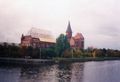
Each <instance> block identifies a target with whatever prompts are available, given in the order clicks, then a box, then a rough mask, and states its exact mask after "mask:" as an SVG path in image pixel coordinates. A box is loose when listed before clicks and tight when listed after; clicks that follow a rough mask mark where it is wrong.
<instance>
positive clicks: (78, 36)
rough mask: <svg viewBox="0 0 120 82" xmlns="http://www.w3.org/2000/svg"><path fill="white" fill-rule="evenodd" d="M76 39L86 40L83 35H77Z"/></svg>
mask: <svg viewBox="0 0 120 82" xmlns="http://www.w3.org/2000/svg"><path fill="white" fill-rule="evenodd" d="M74 39H84V37H83V35H82V33H77V34H76V35H75V37H74Z"/></svg>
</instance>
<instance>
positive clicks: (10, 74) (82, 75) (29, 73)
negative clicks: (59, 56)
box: [0, 60, 120, 82]
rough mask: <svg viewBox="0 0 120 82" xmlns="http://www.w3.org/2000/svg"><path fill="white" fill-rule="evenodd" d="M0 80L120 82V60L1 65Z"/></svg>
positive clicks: (7, 81) (11, 81)
mask: <svg viewBox="0 0 120 82" xmlns="http://www.w3.org/2000/svg"><path fill="white" fill-rule="evenodd" d="M0 82H120V61H116V60H115V61H99V62H95V61H91V62H76V63H60V64H54V65H40V66H34V65H32V66H6V65H4V66H3V65H0Z"/></svg>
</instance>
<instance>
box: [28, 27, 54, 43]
mask: <svg viewBox="0 0 120 82" xmlns="http://www.w3.org/2000/svg"><path fill="white" fill-rule="evenodd" d="M28 34H29V35H31V36H32V37H34V38H39V39H40V41H43V42H54V43H55V38H54V37H53V36H52V33H51V32H50V31H48V30H44V29H38V28H31V30H30V31H29V32H28Z"/></svg>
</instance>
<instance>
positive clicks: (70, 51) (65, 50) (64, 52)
mask: <svg viewBox="0 0 120 82" xmlns="http://www.w3.org/2000/svg"><path fill="white" fill-rule="evenodd" d="M0 57H11V58H42V59H48V58H54V57H61V58H80V57H120V50H113V49H105V48H103V49H94V48H87V49H84V50H81V49H79V48H71V47H70V44H69V42H68V40H67V37H66V35H64V34H60V36H59V37H58V38H57V39H56V44H55V45H54V46H51V47H49V48H33V47H32V46H29V47H20V46H16V45H15V44H12V45H9V44H8V43H4V44H0Z"/></svg>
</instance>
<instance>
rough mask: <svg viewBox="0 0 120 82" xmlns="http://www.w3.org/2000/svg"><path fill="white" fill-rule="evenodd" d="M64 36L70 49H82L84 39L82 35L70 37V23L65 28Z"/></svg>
mask: <svg viewBox="0 0 120 82" xmlns="http://www.w3.org/2000/svg"><path fill="white" fill-rule="evenodd" d="M66 36H67V39H68V41H69V43H70V47H71V48H79V49H84V37H83V35H82V33H77V34H76V35H75V36H72V29H71V25H70V22H69V23H68V26H67V30H66Z"/></svg>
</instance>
